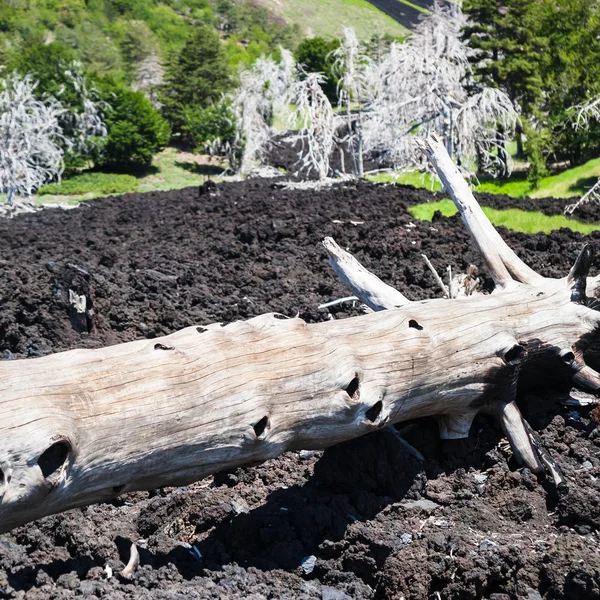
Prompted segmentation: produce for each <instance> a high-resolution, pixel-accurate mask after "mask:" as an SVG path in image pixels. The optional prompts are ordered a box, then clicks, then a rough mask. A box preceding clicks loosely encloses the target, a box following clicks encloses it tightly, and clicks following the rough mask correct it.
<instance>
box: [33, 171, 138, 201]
mask: <svg viewBox="0 0 600 600" xmlns="http://www.w3.org/2000/svg"><path fill="white" fill-rule="evenodd" d="M137 188H138V180H137V179H136V178H135V177H133V175H115V174H113V173H82V174H81V175H75V176H74V177H71V178H69V179H66V180H65V181H62V182H61V183H49V184H47V185H44V186H42V187H41V188H40V189H39V190H38V193H39V194H64V195H65V196H71V195H75V194H89V193H90V192H94V193H99V194H123V193H125V192H135V191H136V190H137Z"/></svg>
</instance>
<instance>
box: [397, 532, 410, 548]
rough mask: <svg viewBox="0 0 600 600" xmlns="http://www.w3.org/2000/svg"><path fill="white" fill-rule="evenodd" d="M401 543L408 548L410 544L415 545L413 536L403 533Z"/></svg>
mask: <svg viewBox="0 0 600 600" xmlns="http://www.w3.org/2000/svg"><path fill="white" fill-rule="evenodd" d="M400 541H401V542H402V544H404V545H405V546H408V545H409V544H412V543H413V536H412V535H410V533H403V534H402V535H401V536H400Z"/></svg>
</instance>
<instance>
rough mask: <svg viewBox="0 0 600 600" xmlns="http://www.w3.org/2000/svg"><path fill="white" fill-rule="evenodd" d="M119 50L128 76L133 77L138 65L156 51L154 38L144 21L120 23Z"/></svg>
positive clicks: (156, 42)
mask: <svg viewBox="0 0 600 600" xmlns="http://www.w3.org/2000/svg"><path fill="white" fill-rule="evenodd" d="M119 28H120V29H121V31H120V32H119V33H120V36H119V37H120V41H119V48H120V50H121V56H122V57H123V61H124V63H125V69H126V71H127V72H128V74H129V75H130V76H135V74H136V73H137V69H138V67H139V64H140V63H141V62H142V61H144V60H145V59H147V58H148V57H149V56H150V55H151V54H153V53H156V52H157V50H158V41H157V39H156V36H155V35H154V33H152V31H151V30H150V28H149V27H148V25H146V23H144V21H135V20H131V21H121V22H120V23H119Z"/></svg>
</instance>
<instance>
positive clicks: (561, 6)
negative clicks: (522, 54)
mask: <svg viewBox="0 0 600 600" xmlns="http://www.w3.org/2000/svg"><path fill="white" fill-rule="evenodd" d="M541 8H542V10H543V14H542V18H541V21H540V24H539V27H540V28H541V29H542V31H543V32H544V34H545V35H546V36H547V38H548V48H547V52H545V53H544V56H543V60H542V61H541V71H542V76H543V78H544V82H545V94H544V102H543V103H542V111H543V114H544V117H545V118H544V124H545V126H546V128H547V129H548V130H549V131H551V132H552V135H551V137H550V142H551V144H550V146H549V148H548V152H549V153H551V154H552V156H554V157H556V158H557V159H559V160H565V159H566V160H568V161H569V162H570V163H571V164H572V165H576V164H580V163H581V162H583V161H585V160H587V159H589V158H591V157H593V156H597V155H598V154H599V153H600V123H598V122H594V123H591V124H590V125H591V127H590V128H589V130H587V131H586V130H582V129H579V130H576V129H574V128H573V127H572V126H571V123H570V121H569V115H570V111H569V109H570V108H571V107H572V106H575V105H578V104H582V103H583V102H585V101H586V100H588V99H589V98H592V97H594V96H597V95H598V94H599V93H600V42H599V41H598V40H600V12H599V10H598V2H597V1H596V0H544V1H543V2H542V3H541Z"/></svg>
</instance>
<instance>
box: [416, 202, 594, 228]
mask: <svg viewBox="0 0 600 600" xmlns="http://www.w3.org/2000/svg"><path fill="white" fill-rule="evenodd" d="M481 208H482V209H483V212H484V213H485V214H486V215H487V217H488V219H489V220H490V221H491V222H492V224H494V225H495V226H496V227H506V228H507V229H511V230H512V231H519V232H521V233H540V232H543V233H550V232H552V231H556V230H558V229H563V228H567V229H571V230H572V231H577V232H578V233H582V234H584V235H588V234H590V233H592V232H593V231H598V230H599V229H600V223H582V222H581V221H576V220H575V219H569V218H568V217H565V216H564V215H552V216H548V215H545V214H543V213H541V212H537V211H527V210H520V209H518V208H506V209H497V208H490V207H489V206H482V207H481ZM438 210H439V211H440V212H441V213H442V215H443V216H444V217H451V216H452V215H455V214H456V213H457V212H458V210H457V209H456V206H454V202H452V200H448V199H445V200H439V201H438V202H427V203H425V204H416V205H415V206H411V207H410V208H409V209H408V212H410V214H411V215H412V216H413V217H415V218H417V219H420V220H422V221H431V219H432V218H433V213H434V212H435V211H438Z"/></svg>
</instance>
